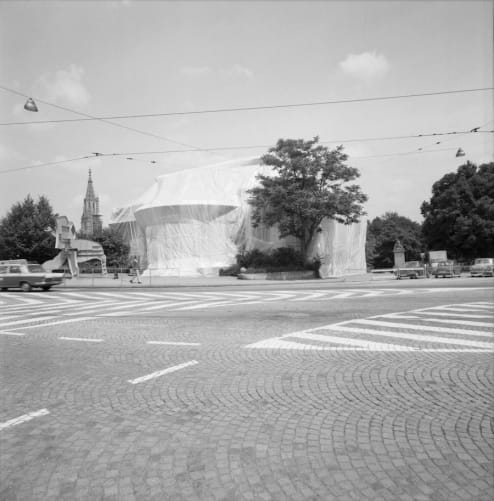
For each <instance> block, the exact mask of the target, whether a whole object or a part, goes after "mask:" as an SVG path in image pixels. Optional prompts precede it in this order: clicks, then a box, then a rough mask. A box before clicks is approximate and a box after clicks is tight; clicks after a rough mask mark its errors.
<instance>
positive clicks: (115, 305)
mask: <svg viewBox="0 0 494 501" xmlns="http://www.w3.org/2000/svg"><path fill="white" fill-rule="evenodd" d="M141 304H148V303H143V302H142V300H141V301H129V302H127V303H124V304H122V302H121V301H117V302H113V301H111V302H109V303H103V302H102V303H99V304H94V305H88V306H85V307H83V308H79V309H78V311H74V312H71V313H64V315H65V316H67V317H73V316H76V315H79V311H81V310H84V313H85V314H88V313H89V314H91V313H92V314H94V315H99V316H106V315H109V313H101V310H104V311H113V310H123V309H125V308H129V307H131V306H136V305H141Z"/></svg>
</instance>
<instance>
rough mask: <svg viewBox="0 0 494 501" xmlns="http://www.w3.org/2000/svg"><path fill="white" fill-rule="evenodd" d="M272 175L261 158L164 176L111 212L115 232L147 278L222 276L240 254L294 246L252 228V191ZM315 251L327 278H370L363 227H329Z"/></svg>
mask: <svg viewBox="0 0 494 501" xmlns="http://www.w3.org/2000/svg"><path fill="white" fill-rule="evenodd" d="M270 172H271V168H270V167H269V166H266V165H262V164H261V163H260V160H259V159H258V158H256V159H248V160H234V161H229V162H224V163H220V164H215V165H209V166H205V167H198V168H192V169H187V170H182V171H177V172H172V173H169V174H164V175H162V176H159V177H158V178H157V179H156V181H155V182H154V184H153V185H152V186H151V187H150V188H149V189H148V190H146V191H145V192H144V193H143V195H141V196H140V197H139V198H138V199H137V200H135V201H134V202H132V203H130V204H129V205H127V206H125V207H122V208H119V209H116V210H114V211H113V214H112V217H111V221H110V226H111V227H113V228H115V229H117V230H118V231H119V232H120V233H121V234H122V235H123V236H124V238H125V240H126V241H127V243H128V244H129V246H130V254H131V255H136V256H138V257H139V259H140V263H141V268H143V270H144V272H143V275H146V274H152V275H153V276H200V275H205V276H207V275H217V274H218V273H219V270H220V269H221V268H226V267H228V266H230V265H232V264H234V263H235V262H236V255H237V254H238V253H239V252H240V251H249V250H252V249H259V250H261V251H266V250H270V249H274V248H277V247H297V241H296V240H295V239H294V238H286V239H280V238H279V236H278V231H277V228H276V227H270V228H269V227H263V226H259V227H257V228H253V227H252V224H251V207H250V205H249V204H248V202H247V200H248V194H247V190H249V189H250V188H252V187H254V186H256V184H257V182H258V181H257V180H256V176H257V175H258V174H264V175H269V173H270ZM321 229H322V231H321V232H319V233H318V234H317V236H316V237H315V239H314V241H313V242H312V245H311V255H312V256H314V257H316V256H317V257H318V258H320V259H321V263H322V264H321V269H320V274H321V276H322V277H328V276H341V275H345V274H355V273H363V272H365V269H366V266H365V231H366V222H365V221H362V222H360V223H357V224H353V225H342V224H339V223H336V222H335V221H330V220H325V221H323V224H322V225H321Z"/></svg>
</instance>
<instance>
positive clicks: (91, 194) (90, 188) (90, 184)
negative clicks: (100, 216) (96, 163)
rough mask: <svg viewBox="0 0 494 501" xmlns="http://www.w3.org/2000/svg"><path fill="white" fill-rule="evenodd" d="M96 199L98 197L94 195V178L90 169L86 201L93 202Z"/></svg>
mask: <svg viewBox="0 0 494 501" xmlns="http://www.w3.org/2000/svg"><path fill="white" fill-rule="evenodd" d="M95 198H96V196H95V194H94V187H93V178H92V177H91V169H89V178H88V180H87V188H86V199H88V200H91V201H92V200H94V199H95Z"/></svg>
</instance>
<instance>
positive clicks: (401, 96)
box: [0, 85, 494, 146]
mask: <svg viewBox="0 0 494 501" xmlns="http://www.w3.org/2000/svg"><path fill="white" fill-rule="evenodd" d="M0 89H3V90H6V91H8V92H14V93H16V94H19V95H21V96H23V97H27V96H26V95H24V94H21V93H20V92H17V91H14V90H13V89H9V88H7V87H4V86H2V85H0ZM487 90H494V87H480V88H474V89H457V90H446V91H437V92H421V93H416V94H399V95H392V96H377V97H366V98H354V99H338V100H330V101H315V102H306V103H288V104H272V105H265V106H242V107H235V108H216V109H209V110H208V109H206V110H196V111H172V112H166V113H145V114H136V115H114V116H105V117H95V116H91V115H87V114H85V113H80V112H75V111H74V110H69V109H67V108H63V107H61V106H57V105H53V104H51V103H44V104H50V105H51V106H57V107H59V108H61V109H64V110H66V111H71V112H72V113H78V114H79V115H82V116H84V117H85V118H75V119H58V120H38V121H29V122H6V123H0V126H8V125H35V124H50V123H51V124H54V123H66V122H82V121H89V120H101V121H105V120H123V119H130V118H152V117H169V116H182V115H202V114H208V113H231V112H239V111H259V110H274V109H286V108H301V107H308V106H327V105H334V104H348V103H364V102H372V101H387V100H391V99H410V98H414V97H429V96H441V95H449V94H464V93H468V92H482V91H487ZM37 101H39V102H41V103H42V102H43V101H41V100H39V99H37ZM110 123H111V124H112V125H117V124H115V123H112V122H110ZM122 127H124V128H129V127H125V126H122ZM129 129H130V130H134V129H132V128H129ZM138 132H139V131H138ZM140 132H141V133H142V131H140ZM161 139H163V138H161ZM166 140H167V141H171V142H176V141H172V140H169V139H166ZM178 144H182V143H178ZM182 145H183V144H182ZM189 146H190V145H189Z"/></svg>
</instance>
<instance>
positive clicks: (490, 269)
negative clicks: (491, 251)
mask: <svg viewBox="0 0 494 501" xmlns="http://www.w3.org/2000/svg"><path fill="white" fill-rule="evenodd" d="M470 275H471V276H472V277H489V276H491V277H493V276H494V258H492V257H481V258H478V259H476V260H475V262H474V263H473V264H472V266H471V267H470Z"/></svg>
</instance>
